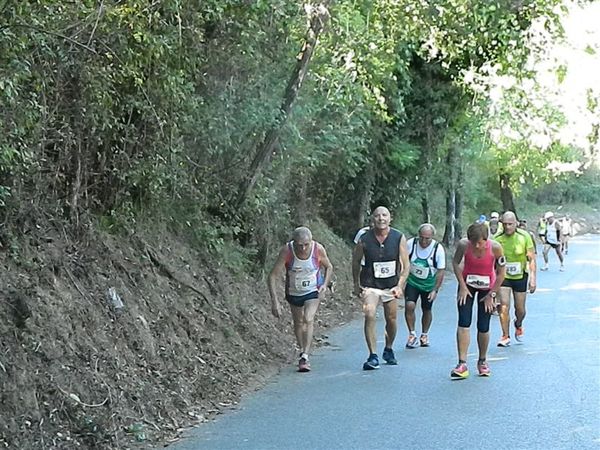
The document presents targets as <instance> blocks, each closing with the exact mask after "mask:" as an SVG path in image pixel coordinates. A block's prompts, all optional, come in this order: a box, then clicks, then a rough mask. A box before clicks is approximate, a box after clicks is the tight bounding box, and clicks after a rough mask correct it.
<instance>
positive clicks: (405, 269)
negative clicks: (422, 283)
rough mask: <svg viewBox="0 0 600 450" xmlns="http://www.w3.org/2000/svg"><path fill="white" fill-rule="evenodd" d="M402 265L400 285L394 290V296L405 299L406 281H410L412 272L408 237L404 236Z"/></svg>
mask: <svg viewBox="0 0 600 450" xmlns="http://www.w3.org/2000/svg"><path fill="white" fill-rule="evenodd" d="M398 250H399V253H400V265H401V267H402V272H400V276H399V277H398V284H397V285H396V287H395V288H393V289H392V292H394V296H395V297H396V298H402V297H404V286H405V285H406V280H408V274H409V272H410V261H409V260H408V250H406V237H404V235H402V238H401V239H400V247H399V249H398Z"/></svg>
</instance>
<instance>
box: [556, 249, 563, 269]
mask: <svg viewBox="0 0 600 450" xmlns="http://www.w3.org/2000/svg"><path fill="white" fill-rule="evenodd" d="M554 250H555V251H556V256H558V260H559V261H560V265H561V266H562V265H563V262H564V258H563V254H562V252H561V251H560V245H557V246H556V248H555V249H554Z"/></svg>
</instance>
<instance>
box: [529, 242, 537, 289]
mask: <svg viewBox="0 0 600 450" xmlns="http://www.w3.org/2000/svg"><path fill="white" fill-rule="evenodd" d="M529 237H530V238H531V236H529ZM535 256H536V255H535V242H533V239H531V242H528V243H527V261H528V262H529V293H530V294H533V293H534V292H535V290H536V288H537V283H536V278H537V275H536V270H537V263H536V261H535V260H536V257H535Z"/></svg>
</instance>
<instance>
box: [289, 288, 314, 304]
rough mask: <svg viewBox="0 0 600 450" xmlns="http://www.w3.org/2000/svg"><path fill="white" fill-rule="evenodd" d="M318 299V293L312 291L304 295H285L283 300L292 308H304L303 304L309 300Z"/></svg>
mask: <svg viewBox="0 0 600 450" xmlns="http://www.w3.org/2000/svg"><path fill="white" fill-rule="evenodd" d="M317 298H319V291H314V292H311V293H309V294H305V295H288V294H286V296H285V299H286V300H287V301H288V303H289V304H290V305H294V306H304V304H305V303H306V302H307V301H309V300H315V299H317Z"/></svg>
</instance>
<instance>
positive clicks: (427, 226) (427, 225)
mask: <svg viewBox="0 0 600 450" xmlns="http://www.w3.org/2000/svg"><path fill="white" fill-rule="evenodd" d="M423 230H430V231H431V234H432V235H433V236H435V227H434V226H433V225H432V224H430V223H423V224H421V225H420V226H419V228H418V230H417V234H421V231H423Z"/></svg>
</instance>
